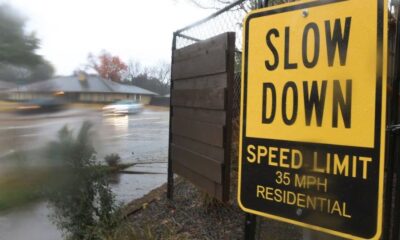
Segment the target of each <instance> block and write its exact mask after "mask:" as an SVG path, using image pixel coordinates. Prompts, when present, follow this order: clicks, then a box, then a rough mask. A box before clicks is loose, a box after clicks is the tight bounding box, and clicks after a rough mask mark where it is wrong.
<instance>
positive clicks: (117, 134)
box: [0, 108, 169, 240]
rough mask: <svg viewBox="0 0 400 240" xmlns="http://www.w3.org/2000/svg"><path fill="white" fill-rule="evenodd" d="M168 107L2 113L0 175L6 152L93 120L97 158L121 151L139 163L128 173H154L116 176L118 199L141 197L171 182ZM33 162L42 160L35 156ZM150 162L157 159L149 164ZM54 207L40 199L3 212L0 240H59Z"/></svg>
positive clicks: (34, 144)
mask: <svg viewBox="0 0 400 240" xmlns="http://www.w3.org/2000/svg"><path fill="white" fill-rule="evenodd" d="M168 119H169V112H168V109H162V108H147V109H146V110H145V111H144V112H143V113H141V114H139V115H130V116H112V117H110V116H107V117H104V116H103V115H102V113H101V112H98V111H94V110H86V109H85V110H83V109H73V110H67V111H64V112H60V113H56V114H49V115H33V116H15V115H12V114H0V122H1V124H0V126H1V127H0V174H1V170H3V171H4V169H6V168H7V165H9V164H10V163H9V162H6V161H2V160H1V159H6V158H7V155H9V154H12V153H13V152H17V151H21V150H31V149H37V148H40V147H43V146H45V145H46V143H47V142H49V141H51V140H54V139H56V136H57V131H58V130H59V129H61V128H62V127H63V126H64V125H66V124H67V125H68V126H69V127H70V128H72V129H75V130H76V131H77V130H78V129H79V127H80V126H81V124H82V122H83V121H86V120H88V121H91V122H92V123H93V124H94V128H93V130H94V131H93V133H94V136H93V137H94V145H95V148H96V152H97V159H99V160H103V159H104V156H106V155H107V154H110V153H118V154H119V155H120V156H121V158H122V160H123V162H126V163H132V162H136V163H137V162H139V163H140V164H138V165H135V166H133V167H131V168H129V169H127V171H136V172H148V173H152V174H139V175H138V174H120V175H117V176H113V177H112V184H111V185H112V189H113V191H114V192H115V193H116V196H117V200H119V201H121V202H124V203H126V202H128V201H131V200H133V199H136V198H139V197H141V196H143V195H144V194H146V193H147V192H149V191H150V190H151V189H153V188H155V187H157V186H160V185H161V184H163V183H164V182H165V181H166V167H167V164H166V163H165V162H166V160H167V148H168ZM32 161H35V162H31V163H30V164H39V163H38V162H36V160H32ZM149 162H154V163H152V164H149ZM50 213H51V209H49V208H48V206H47V203H46V202H39V203H34V204H30V205H28V206H24V207H23V208H19V209H15V210H12V211H7V212H0V233H1V234H0V240H9V239H13V240H26V239H30V240H36V239H38V240H57V239H62V236H61V233H60V232H59V231H58V230H57V228H56V227H55V226H54V225H53V224H52V223H51V220H50V219H49V218H48V216H49V214H50Z"/></svg>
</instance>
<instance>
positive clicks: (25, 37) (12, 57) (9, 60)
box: [0, 4, 43, 66]
mask: <svg viewBox="0 0 400 240" xmlns="http://www.w3.org/2000/svg"><path fill="white" fill-rule="evenodd" d="M24 26H25V20H24V19H23V18H22V17H21V16H20V15H18V13H17V12H16V11H15V10H14V9H13V8H11V7H10V6H9V5H6V4H2V5H0V64H11V65H15V66H35V65H37V64H39V63H41V62H42V60H43V58H42V57H41V56H40V55H38V54H36V53H35V51H36V50H37V49H38V48H39V39H38V38H37V37H36V35H35V33H26V32H25V31H24Z"/></svg>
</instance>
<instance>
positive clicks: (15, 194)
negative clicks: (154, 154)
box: [0, 163, 134, 212]
mask: <svg viewBox="0 0 400 240" xmlns="http://www.w3.org/2000/svg"><path fill="white" fill-rule="evenodd" d="M133 165H134V164H133V163H130V164H119V165H118V166H115V167H109V166H106V165H104V166H101V167H100V168H101V170H104V171H107V172H108V173H110V174H114V173H118V171H121V170H123V169H126V168H128V167H131V166H133ZM67 174H68V173H66V172H65V171H64V170H63V169H62V168H59V167H42V168H23V167H16V168H14V169H13V170H10V171H8V172H6V173H2V175H1V176H0V212H1V211H5V210H8V209H12V208H16V207H19V206H23V205H26V204H29V203H32V202H35V201H39V200H42V199H45V198H46V193H48V192H51V191H52V189H55V188H57V187H58V186H60V184H61V183H62V181H64V180H65V179H67Z"/></svg>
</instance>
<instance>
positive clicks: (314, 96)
mask: <svg viewBox="0 0 400 240" xmlns="http://www.w3.org/2000/svg"><path fill="white" fill-rule="evenodd" d="M327 83H328V81H326V80H324V81H322V86H321V92H320V93H319V89H318V82H317V81H312V85H311V92H310V91H309V90H308V82H303V91H304V107H305V114H306V125H307V126H310V125H311V117H312V114H313V110H314V109H315V117H316V121H317V126H318V127H321V125H322V118H323V115H324V108H325V97H326V87H327Z"/></svg>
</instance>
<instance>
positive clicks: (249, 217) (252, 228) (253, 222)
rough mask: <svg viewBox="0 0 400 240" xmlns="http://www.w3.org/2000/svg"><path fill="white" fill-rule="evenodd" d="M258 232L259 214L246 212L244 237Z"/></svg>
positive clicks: (249, 239)
mask: <svg viewBox="0 0 400 240" xmlns="http://www.w3.org/2000/svg"><path fill="white" fill-rule="evenodd" d="M255 1H256V7H257V8H262V7H263V6H262V5H264V6H268V0H255ZM256 232H257V216H256V215H254V214H250V213H246V220H245V225H244V239H245V240H255V239H256Z"/></svg>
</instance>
